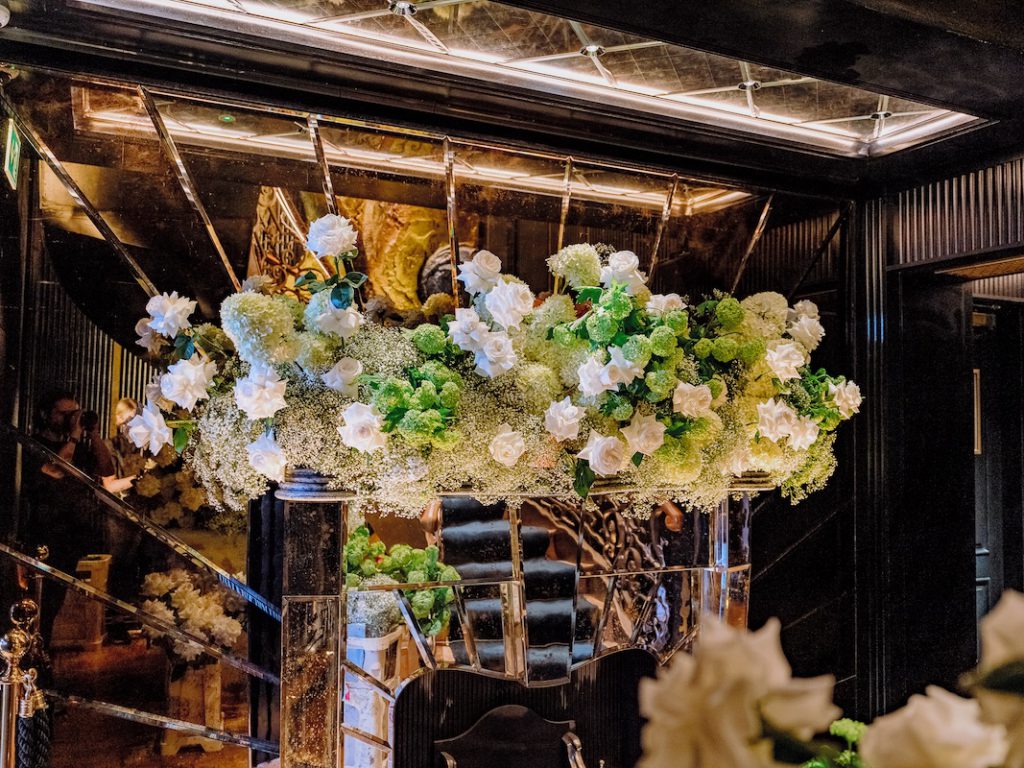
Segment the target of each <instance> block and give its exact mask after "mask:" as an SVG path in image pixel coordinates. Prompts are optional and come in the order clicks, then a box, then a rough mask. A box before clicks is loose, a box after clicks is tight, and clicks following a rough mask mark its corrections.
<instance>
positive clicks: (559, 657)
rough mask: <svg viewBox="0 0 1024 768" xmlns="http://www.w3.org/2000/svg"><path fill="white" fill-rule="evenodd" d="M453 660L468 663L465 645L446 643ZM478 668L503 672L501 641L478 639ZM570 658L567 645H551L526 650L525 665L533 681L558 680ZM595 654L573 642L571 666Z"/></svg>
mask: <svg viewBox="0 0 1024 768" xmlns="http://www.w3.org/2000/svg"><path fill="white" fill-rule="evenodd" d="M449 646H450V648H451V650H452V655H453V656H454V657H455V661H457V662H458V663H459V664H469V654H468V653H467V652H466V647H465V643H463V642H462V641H461V640H456V641H453V642H451V643H450V644H449ZM476 652H477V656H478V657H479V659H480V666H481V667H483V668H484V669H489V670H491V671H493V672H504V671H505V644H504V643H503V642H502V641H500V640H478V641H477V643H476ZM568 655H569V646H568V644H552V645H545V646H539V647H531V648H529V649H528V650H527V654H526V663H527V664H528V665H529V671H530V676H531V677H532V678H535V679H541V680H543V679H551V678H555V677H561V676H562V675H564V674H565V672H566V668H567V666H568V665H567V664H566V661H567V657H568ZM593 655H594V644H593V643H574V644H573V649H572V657H573V658H572V660H573V663H574V664H578V663H580V662H581V661H586V660H587V659H589V658H591V657H592V656H593Z"/></svg>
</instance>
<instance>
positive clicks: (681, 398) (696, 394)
mask: <svg viewBox="0 0 1024 768" xmlns="http://www.w3.org/2000/svg"><path fill="white" fill-rule="evenodd" d="M711 400H712V398H711V387H709V386H708V385H707V384H687V383H686V382H685V381H681V382H679V383H678V384H676V388H675V391H674V392H673V393H672V410H673V411H675V412H676V413H681V414H683V416H685V417H686V418H688V419H699V418H700V417H701V416H706V415H707V414H708V413H710V412H711Z"/></svg>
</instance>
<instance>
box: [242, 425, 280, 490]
mask: <svg viewBox="0 0 1024 768" xmlns="http://www.w3.org/2000/svg"><path fill="white" fill-rule="evenodd" d="M245 451H246V453H248V454H249V465H250V466H251V467H252V468H253V469H255V470H256V471H257V472H259V473H260V474H261V475H263V476H264V477H267V478H269V479H271V480H273V481H274V482H276V483H280V482H283V481H284V470H285V467H286V466H288V459H287V458H285V455H284V451H282V450H281V446H279V445H278V444H277V442H276V441H275V440H274V436H273V435H271V434H267V433H265V434H262V435H260V436H259V438H258V439H256V440H254V441H253V442H251V443H249V444H248V445H247V446H245Z"/></svg>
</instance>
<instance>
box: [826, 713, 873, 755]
mask: <svg viewBox="0 0 1024 768" xmlns="http://www.w3.org/2000/svg"><path fill="white" fill-rule="evenodd" d="M867 729H868V727H867V726H866V725H865V724H864V723H862V722H860V721H859V720H851V719H850V718H848V717H844V718H842V719H841V720H836V721H835V722H834V723H832V725H830V726H829V727H828V732H829V733H830V734H832V735H833V736H836V737H838V738H840V739H845V740H846V743H847V745H849V747H850V748H851V749H852V748H853V746H854V745H855V744H858V743H859V742H860V740H861V739H862V738H864V734H865V733H866V732H867Z"/></svg>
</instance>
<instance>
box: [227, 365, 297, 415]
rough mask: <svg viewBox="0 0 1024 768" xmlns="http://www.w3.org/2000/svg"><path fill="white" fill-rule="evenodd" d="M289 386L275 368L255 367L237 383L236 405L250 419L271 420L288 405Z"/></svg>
mask: <svg viewBox="0 0 1024 768" xmlns="http://www.w3.org/2000/svg"><path fill="white" fill-rule="evenodd" d="M287 385H288V383H287V382H286V381H285V380H284V379H282V378H281V377H280V376H278V375H277V371H275V370H274V369H273V368H271V367H269V366H260V365H254V366H252V368H250V369H249V373H248V375H246V376H245V377H243V378H241V379H238V380H237V381H236V382H235V404H236V405H237V406H238V407H239V409H241V411H242V412H243V413H244V414H245V415H246V417H247V418H249V419H253V420H255V419H269V418H270V417H271V416H273V415H274V414H275V413H277V412H278V411H279V410H281V409H282V408H284V407H285V406H286V405H287V403H286V402H285V399H284V391H285V387H287Z"/></svg>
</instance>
